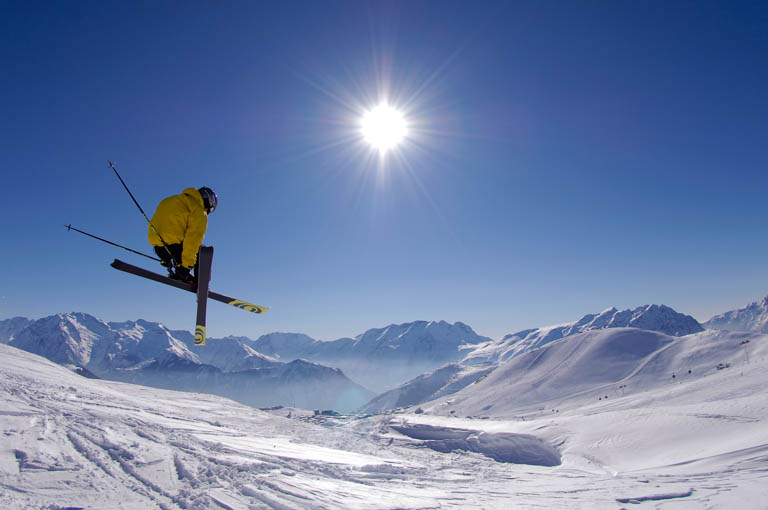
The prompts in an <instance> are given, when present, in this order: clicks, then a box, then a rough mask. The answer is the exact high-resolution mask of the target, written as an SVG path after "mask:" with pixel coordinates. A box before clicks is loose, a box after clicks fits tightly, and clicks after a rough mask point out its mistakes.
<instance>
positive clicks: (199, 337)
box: [195, 326, 205, 345]
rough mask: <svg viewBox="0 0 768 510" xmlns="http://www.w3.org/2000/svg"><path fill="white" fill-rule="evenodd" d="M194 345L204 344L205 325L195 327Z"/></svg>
mask: <svg viewBox="0 0 768 510" xmlns="http://www.w3.org/2000/svg"><path fill="white" fill-rule="evenodd" d="M195 345H205V326H197V327H195Z"/></svg>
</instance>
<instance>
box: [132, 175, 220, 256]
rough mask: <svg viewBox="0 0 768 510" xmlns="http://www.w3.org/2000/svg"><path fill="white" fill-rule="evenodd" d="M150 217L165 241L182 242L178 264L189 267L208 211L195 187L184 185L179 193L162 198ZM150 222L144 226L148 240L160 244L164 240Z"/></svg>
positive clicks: (201, 238) (156, 244)
mask: <svg viewBox="0 0 768 510" xmlns="http://www.w3.org/2000/svg"><path fill="white" fill-rule="evenodd" d="M151 221H152V226H154V227H155V228H156V229H157V231H158V232H160V235H161V236H162V238H163V241H165V243H166V244H177V243H184V250H183V252H182V254H181V264H182V265H183V266H184V267H188V268H192V267H193V266H194V265H195V262H196V261H197V251H198V250H199V249H200V245H201V244H202V243H203V237H205V231H206V229H207V228H208V214H207V213H206V212H205V207H204V206H203V197H202V196H200V192H199V191H197V190H196V189H195V188H187V189H185V190H184V191H182V192H181V194H180V195H173V196H170V197H168V198H165V199H163V200H162V201H161V202H160V204H158V206H157V210H156V211H155V214H154V215H153V216H152V220H151ZM152 226H149V227H147V230H148V239H149V244H151V245H152V246H162V245H163V242H162V241H161V240H160V238H158V237H157V234H156V233H155V232H154V230H152Z"/></svg>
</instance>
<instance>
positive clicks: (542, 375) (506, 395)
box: [422, 328, 768, 417]
mask: <svg viewBox="0 0 768 510" xmlns="http://www.w3.org/2000/svg"><path fill="white" fill-rule="evenodd" d="M766 356H768V336H766V335H761V334H757V333H734V332H725V331H704V332H701V333H697V334H693V335H687V336H684V337H679V338H678V337H671V336H667V335H664V334H662V333H657V332H654V331H646V330H640V329H632V328H618V329H605V330H596V331H589V332H586V333H580V334H578V335H573V336H569V337H566V338H563V339H561V340H558V341H556V342H552V343H549V344H547V345H545V346H544V347H541V348H538V349H534V350H532V351H528V352H525V353H524V354H521V355H520V356H516V357H514V358H512V359H510V360H509V361H505V362H502V363H500V364H499V366H498V368H496V370H494V371H493V372H492V373H490V374H489V375H488V377H486V378H484V379H482V380H479V381H478V382H477V384H473V385H470V386H468V387H466V388H464V389H463V390H461V391H459V392H457V393H455V394H453V395H451V396H449V397H444V398H442V399H438V400H436V401H433V402H431V403H429V404H428V405H427V406H424V405H422V407H424V409H428V410H431V411H432V412H438V411H440V412H441V413H442V412H450V411H454V412H455V413H461V414H462V415H465V414H466V415H493V416H496V417H500V416H503V417H511V416H513V415H515V414H517V413H527V412H531V411H534V410H536V409H540V408H547V409H550V408H557V407H559V406H560V405H561V404H562V403H563V402H569V403H571V404H575V403H582V404H588V403H591V402H596V401H599V400H601V399H603V398H608V399H612V398H617V397H620V396H623V395H627V394H630V393H633V392H643V391H648V390H652V389H656V388H660V387H665V386H669V385H672V384H676V383H679V382H681V381H685V380H693V379H696V380H698V379H703V378H708V377H710V376H712V375H714V374H716V373H717V372H719V371H720V370H723V369H726V370H727V369H730V368H732V367H733V366H735V365H738V364H744V363H746V362H747V361H748V360H750V359H752V360H754V359H761V358H764V357H766ZM729 367H730V368H729Z"/></svg>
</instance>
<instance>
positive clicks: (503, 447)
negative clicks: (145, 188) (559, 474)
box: [390, 424, 561, 466]
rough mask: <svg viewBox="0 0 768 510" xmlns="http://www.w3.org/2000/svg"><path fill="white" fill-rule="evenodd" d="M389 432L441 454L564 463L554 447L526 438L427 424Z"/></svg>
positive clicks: (410, 425)
mask: <svg viewBox="0 0 768 510" xmlns="http://www.w3.org/2000/svg"><path fill="white" fill-rule="evenodd" d="M390 428H391V429H393V430H395V431H397V432H399V433H400V434H403V435H405V436H408V437H410V438H412V439H419V440H421V441H422V442H421V443H419V444H420V445H421V446H426V447H427V448H431V449H432V450H435V451H438V452H441V453H450V452H457V451H466V452H475V453H481V454H483V455H485V456H486V457H490V458H491V459H493V460H495V461H497V462H506V463H509V464H528V465H533V466H559V465H560V463H561V461H560V454H559V453H558V451H557V450H556V449H555V448H554V447H552V446H551V445H549V444H547V443H546V442H544V441H542V440H541V439H539V438H537V437H535V436H531V435H527V434H513V433H509V432H495V433H494V432H482V431H475V430H464V429H453V428H445V427H439V426H432V425H426V424H401V425H395V424H391V425H390Z"/></svg>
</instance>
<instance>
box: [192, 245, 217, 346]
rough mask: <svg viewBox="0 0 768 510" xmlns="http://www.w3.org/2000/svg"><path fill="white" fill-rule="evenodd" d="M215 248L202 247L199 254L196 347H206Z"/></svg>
mask: <svg viewBox="0 0 768 510" xmlns="http://www.w3.org/2000/svg"><path fill="white" fill-rule="evenodd" d="M212 265H213V246H201V247H200V251H199V252H198V253H197V322H196V323H195V345H199V346H202V345H205V311H206V307H207V304H208V284H209V283H210V281H211V266H212Z"/></svg>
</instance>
